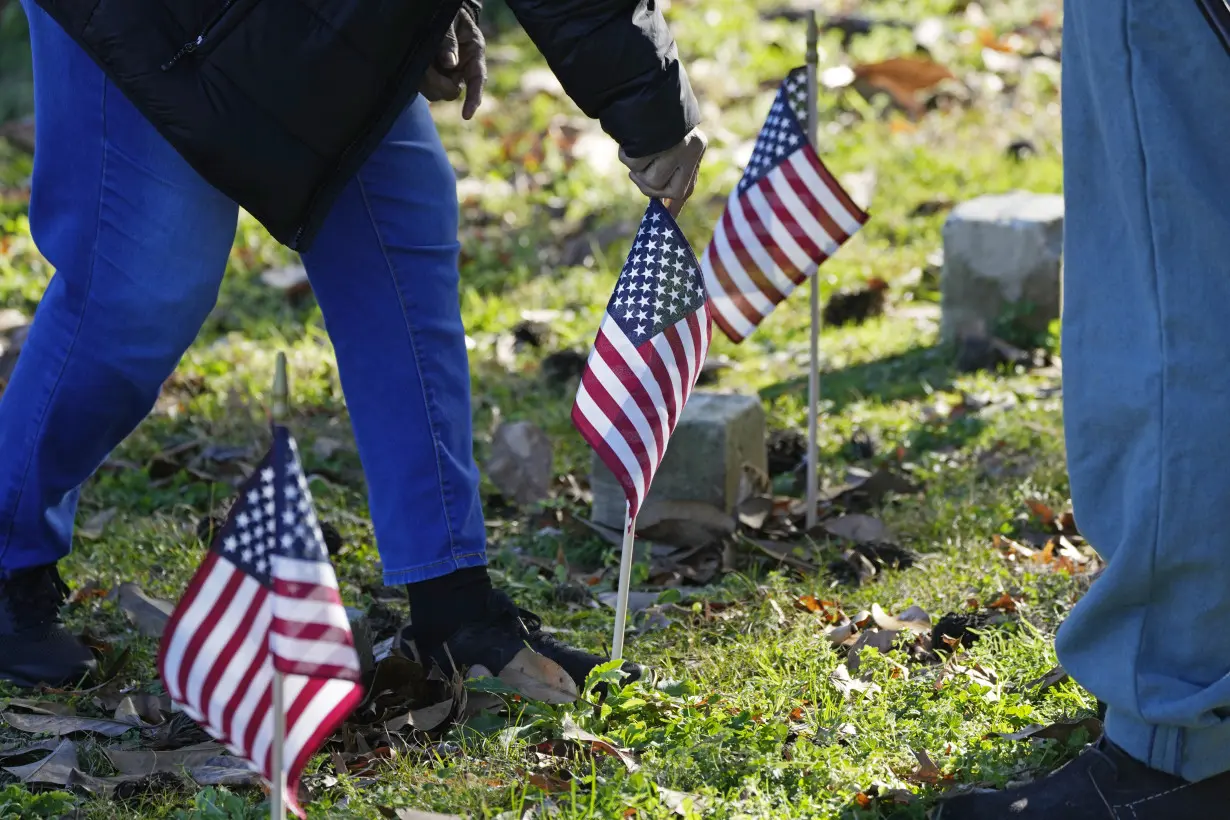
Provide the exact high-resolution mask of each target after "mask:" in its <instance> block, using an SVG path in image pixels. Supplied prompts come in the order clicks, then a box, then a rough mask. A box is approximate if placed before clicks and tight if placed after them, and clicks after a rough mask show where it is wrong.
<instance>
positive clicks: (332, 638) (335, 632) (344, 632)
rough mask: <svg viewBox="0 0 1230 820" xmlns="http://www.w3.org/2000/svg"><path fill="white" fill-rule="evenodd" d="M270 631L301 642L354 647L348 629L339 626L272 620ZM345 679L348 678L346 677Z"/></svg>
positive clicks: (279, 619) (281, 619) (280, 619)
mask: <svg viewBox="0 0 1230 820" xmlns="http://www.w3.org/2000/svg"><path fill="white" fill-rule="evenodd" d="M272 631H273V632H276V633H277V634H278V635H281V636H283V637H286V638H295V639H296V640H301V641H321V642H327V643H334V644H341V645H343V646H354V639H353V638H352V637H351V634H350V629H348V628H343V627H340V626H330V625H329V624H319V623H307V622H304V621H288V620H285V619H283V618H274V619H273V627H272ZM347 677H350V676H349V675H347Z"/></svg>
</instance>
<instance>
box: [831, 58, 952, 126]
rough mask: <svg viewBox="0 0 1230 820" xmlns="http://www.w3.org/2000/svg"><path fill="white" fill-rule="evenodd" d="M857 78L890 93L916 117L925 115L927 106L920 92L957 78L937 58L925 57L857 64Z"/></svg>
mask: <svg viewBox="0 0 1230 820" xmlns="http://www.w3.org/2000/svg"><path fill="white" fill-rule="evenodd" d="M854 77H855V80H856V81H858V80H861V81H863V82H864V83H866V84H867V85H869V86H871V87H872V88H875V89H879V90H880V91H884V92H887V93H888V94H889V95H890V96H891V97H892V98H893V100H894V102H896V103H897V104H898V105H900V106H901V107H902V108H904V109H905V110H906V111H908V112H909V113H910V114H911V115H912V116H915V117H917V116H921V115H922V113H923V108H922V106H921V105H920V104H919V102H918V92H919V91H924V90H926V89H928V88H931V87H933V86H935V85H937V84H938V83H940V82H942V81H943V80H950V79H956V77H955V76H954V75H953V73H952V72H951V71H949V70H948V69H947V68H945V67H944V66H942V65H940V64H939V63H937V62H934V61H933V60H928V59H925V58H922V57H894V58H892V59H889V60H883V61H881V62H878V63H864V64H862V65H856V66H854Z"/></svg>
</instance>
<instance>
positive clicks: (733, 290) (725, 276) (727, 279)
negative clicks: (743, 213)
mask: <svg viewBox="0 0 1230 820" xmlns="http://www.w3.org/2000/svg"><path fill="white" fill-rule="evenodd" d="M725 223H726V220H725V219H723V220H722V222H721V223H719V224H718V228H717V229H718V231H720V232H721V233H722V235H723V236H726V233H727V231H726V225H725ZM714 241H715V245H716V239H715V240H714ZM727 241H728V242H729V237H727ZM709 261H710V263H711V264H712V267H713V272H714V274H716V275H717V278H718V281H720V282H721V283H722V284H723V285H724V286H725V287H724V290H725V291H726V298H727V299H729V300H730V303H731V304H732V305H734V307H735V309H736V310H738V311H739V313H741V314H743V318H745V319H747V320H748V321H749V322H751V323H752V326H753V327H754V326H756V325H758V324H760V321H761V320H762V319H764V315H763V314H761V312H760V311H759V310H757V309H756V307H755V306H754V305H753V304H752V303H751V302H749V301H748V299H747V297H746V296H745V295H744V293H743V289H742V288H740V287H739V286H738V285H736V284H735V283H734V280H733V279H732V278H731V276H730V274H729V273H728V272H727V271H726V265H725V263H724V262H722V257H721V256H720V255H719V254H718V252H717V249H716V247H714V249H713V251H712V253H711V254H710V255H709ZM717 313H718V315H721V311H717ZM727 328H728V326H727V325H726V323H725V322H722V329H723V330H725V331H727V332H726V335H727V336H730V337H731V338H734V337H736V336H737V337H738V339H737V341H742V340H743V336H742V335H740V334H739V333H738V331H736V330H735V329H734V328H729V330H728V329H727Z"/></svg>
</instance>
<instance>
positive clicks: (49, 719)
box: [0, 712, 135, 737]
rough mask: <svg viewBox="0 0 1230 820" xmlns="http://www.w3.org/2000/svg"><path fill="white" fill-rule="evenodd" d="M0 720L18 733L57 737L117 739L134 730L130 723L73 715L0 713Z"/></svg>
mask: <svg viewBox="0 0 1230 820" xmlns="http://www.w3.org/2000/svg"><path fill="white" fill-rule="evenodd" d="M0 718H3V719H4V721H5V722H6V723H7V724H8V725H9V726H12V727H13V728H14V729H16V730H18V731H19V732H30V733H32V734H47V735H55V736H57V737H59V736H61V735H68V734H72V733H74V732H93V733H94V734H99V735H105V736H106V737H119V736H120V735H122V734H124V733H125V732H129V731H132V729H134V728H135V727H134V726H133V724H131V723H126V722H122V721H118V720H106V719H103V718H85V717H77V716H75V715H22V714H18V713H16V712H2V713H0Z"/></svg>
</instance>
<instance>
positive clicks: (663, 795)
mask: <svg viewBox="0 0 1230 820" xmlns="http://www.w3.org/2000/svg"><path fill="white" fill-rule="evenodd" d="M658 799H659V800H661V801H662V802H663V803H664V804H665V805H666V807H667V808H669V809H670V810H671V811H673V812H675V814H678V815H679V816H680V817H687V816H688V815H689V814H691V813H698V814H704V813H705V811H706V810H707V809H708V804H707V803H706V801H705V799H704V798H703V797H698V796H697V795H694V794H688V793H687V792H677V791H675V790H674V789H667V788H664V787H662V786H658Z"/></svg>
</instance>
